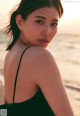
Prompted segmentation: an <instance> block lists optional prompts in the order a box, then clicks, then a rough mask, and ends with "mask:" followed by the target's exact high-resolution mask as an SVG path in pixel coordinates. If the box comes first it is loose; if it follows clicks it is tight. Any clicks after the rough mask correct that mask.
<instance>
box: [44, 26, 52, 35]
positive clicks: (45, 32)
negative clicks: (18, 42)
mask: <svg viewBox="0 0 80 116" xmlns="http://www.w3.org/2000/svg"><path fill="white" fill-rule="evenodd" d="M50 34H51V27H50V26H49V25H47V26H45V27H44V30H43V35H44V36H50Z"/></svg>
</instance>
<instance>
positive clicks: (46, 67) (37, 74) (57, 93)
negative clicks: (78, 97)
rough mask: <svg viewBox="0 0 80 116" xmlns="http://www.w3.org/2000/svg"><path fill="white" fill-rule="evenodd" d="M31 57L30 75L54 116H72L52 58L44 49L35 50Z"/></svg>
mask: <svg viewBox="0 0 80 116" xmlns="http://www.w3.org/2000/svg"><path fill="white" fill-rule="evenodd" d="M32 56H33V57H32V58H31V59H30V62H31V71H32V72H31V74H32V75H33V77H34V79H35V82H36V84H37V85H38V86H39V87H40V88H41V90H42V92H43V94H44V96H45V98H46V100H47V102H48V104H49V105H50V107H51V109H52V110H53V111H54V113H55V114H56V116H73V114H72V110H71V107H70V104H69V101H68V98H67V95H66V92H65V89H64V86H63V83H62V80H61V76H60V72H59V70H58V67H57V65H56V63H55V60H54V58H53V56H52V55H51V54H50V53H49V52H48V51H47V50H45V49H41V50H40V49H39V50H37V51H36V53H35V54H34V55H32ZM65 112H66V113H65Z"/></svg>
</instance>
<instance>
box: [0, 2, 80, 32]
mask: <svg viewBox="0 0 80 116" xmlns="http://www.w3.org/2000/svg"><path fill="white" fill-rule="evenodd" d="M19 1H20V0H0V29H3V28H4V27H5V25H6V24H7V23H8V21H9V12H10V10H11V9H12V8H13V6H15V4H18V2H19ZM62 5H63V8H64V14H63V16H62V17H61V19H60V21H59V28H58V32H59V33H65V34H80V13H79V12H80V0H62Z"/></svg>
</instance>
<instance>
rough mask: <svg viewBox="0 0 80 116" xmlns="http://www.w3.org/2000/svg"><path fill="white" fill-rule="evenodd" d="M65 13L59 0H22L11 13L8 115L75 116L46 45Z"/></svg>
mask: <svg viewBox="0 0 80 116" xmlns="http://www.w3.org/2000/svg"><path fill="white" fill-rule="evenodd" d="M62 14H63V8H62V5H61V2H60V0H21V2H20V4H19V6H18V8H17V9H16V10H15V11H14V12H13V13H12V15H11V18H10V24H9V26H8V27H7V30H8V33H9V32H11V33H12V41H11V43H10V44H9V46H8V48H7V50H8V53H7V55H6V58H5V64H4V78H5V102H6V105H7V109H8V111H7V112H8V115H16V114H17V115H21V116H22V115H23V113H24V114H25V115H26V116H27V115H28V116H32V115H33V116H39V115H40V116H73V112H72V109H71V106H70V103H69V101H68V98H67V95H66V92H65V89H64V87H63V84H62V80H61V76H60V73H59V70H58V68H57V65H56V63H55V60H54V58H53V56H52V55H51V54H50V52H49V51H47V50H46V49H45V48H46V47H47V45H48V44H49V43H50V42H51V40H52V39H53V37H54V36H55V35H56V33H57V25H58V22H59V19H60V17H61V16H62Z"/></svg>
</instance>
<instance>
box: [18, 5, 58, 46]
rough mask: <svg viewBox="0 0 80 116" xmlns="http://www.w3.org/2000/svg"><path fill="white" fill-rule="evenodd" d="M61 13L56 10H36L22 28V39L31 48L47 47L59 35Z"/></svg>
mask: <svg viewBox="0 0 80 116" xmlns="http://www.w3.org/2000/svg"><path fill="white" fill-rule="evenodd" d="M58 21H59V13H58V11H57V10H56V9H55V8H52V7H50V8H49V7H44V8H40V9H38V10H35V11H34V12H33V13H31V14H30V15H29V16H28V18H27V19H26V20H25V21H24V20H22V24H21V27H20V36H19V37H20V38H21V39H22V41H24V42H25V44H26V45H29V46H41V47H44V48H45V47H47V45H48V44H49V43H50V41H51V40H52V39H53V37H54V36H55V34H56V33H57V25H58Z"/></svg>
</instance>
